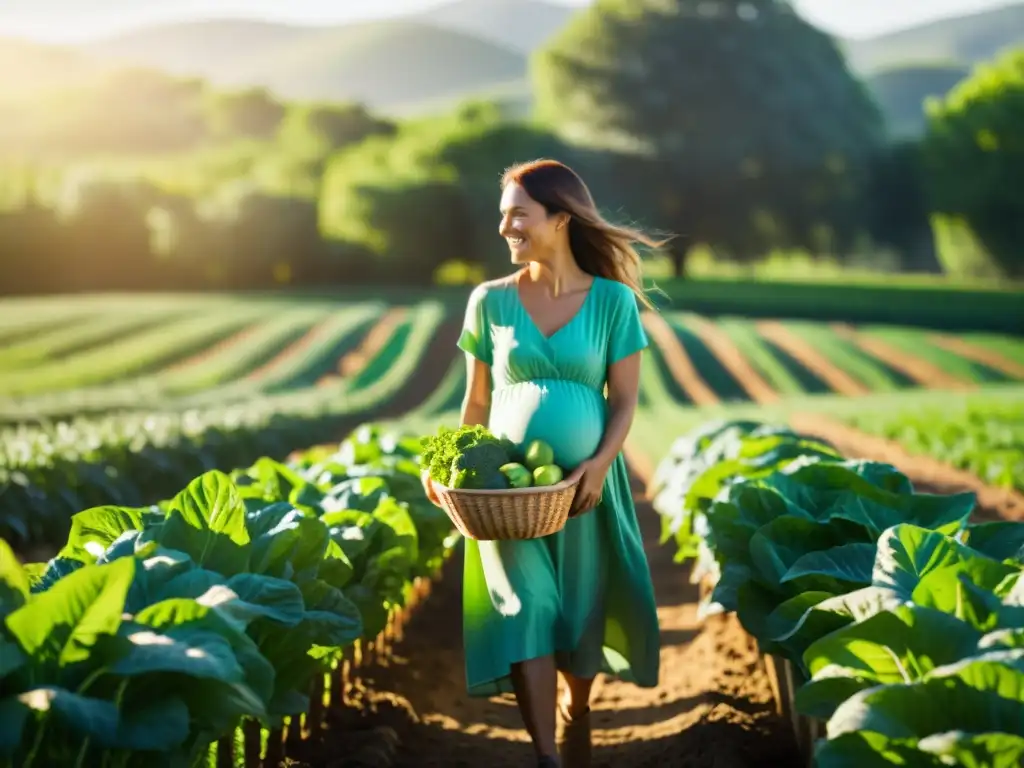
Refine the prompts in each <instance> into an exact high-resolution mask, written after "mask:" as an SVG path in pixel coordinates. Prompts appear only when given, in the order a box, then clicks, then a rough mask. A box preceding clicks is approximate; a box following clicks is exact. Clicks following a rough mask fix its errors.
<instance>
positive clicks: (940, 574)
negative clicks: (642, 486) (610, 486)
mask: <svg viewBox="0 0 1024 768" xmlns="http://www.w3.org/2000/svg"><path fill="white" fill-rule="evenodd" d="M651 491H652V492H653V493H654V494H655V508H656V509H657V510H658V512H659V513H660V514H661V515H662V516H663V517H662V520H663V541H665V542H667V541H670V540H674V542H675V545H676V546H677V548H678V554H677V559H678V560H680V561H688V560H692V561H694V568H693V571H692V574H691V579H692V580H693V581H695V582H704V583H705V584H709V585H713V591H711V592H710V594H709V595H708V597H707V598H706V599H705V600H704V601H703V603H702V612H703V613H704V614H707V613H709V612H712V611H715V610H726V611H734V612H736V614H737V615H738V618H739V620H740V622H741V623H742V624H743V626H744V628H745V629H746V630H747V631H748V632H749V633H750V634H751V635H752V636H753V637H754V638H755V639H756V640H757V642H758V645H759V647H760V649H761V651H762V652H763V653H764V654H768V655H770V656H773V657H779V658H782V659H784V660H786V661H787V662H788V663H789V665H790V666H791V668H792V669H793V671H794V677H795V678H796V679H797V681H798V683H799V684H800V687H799V689H798V690H797V691H796V694H795V697H794V699H793V701H792V702H791V704H792V705H793V706H795V708H796V710H797V711H798V712H799V713H800V714H801V715H803V716H804V717H805V718H809V719H810V720H811V721H812V722H818V723H824V731H825V738H823V739H821V740H819V741H818V742H817V744H816V746H815V764H816V765H817V766H818V768H836V767H838V766H853V765H856V766H864V768H870V766H876V765H879V766H880V765H896V764H898V765H907V766H929V767H934V768H938V766H943V765H978V766H981V765H986V766H997V765H998V766H1003V765H1005V766H1011V765H1020V764H1021V761H1022V760H1024V728H1022V723H1024V650H1022V647H1024V592H1022V589H1021V587H1022V586H1024V581H1021V575H1022V573H1024V524H1022V523H1016V522H995V523H982V524H976V523H972V522H970V516H971V513H972V510H973V508H974V503H975V499H974V496H973V494H955V495H948V496H941V495H931V494H924V493H917V492H915V491H914V488H913V487H912V484H911V482H910V481H909V480H908V479H907V478H906V477H905V476H904V475H902V474H901V473H900V472H898V471H897V470H896V469H895V468H894V467H892V466H890V465H887V464H881V463H877V462H871V461H851V460H846V459H844V457H842V456H841V455H839V454H838V453H837V452H836V451H835V450H833V449H832V448H831V447H830V446H829V445H827V444H824V443H821V442H818V441H814V440H811V439H808V438H806V437H804V436H801V435H800V434H796V433H794V432H792V431H790V430H788V429H786V428H781V427H772V426H769V425H764V424H761V423H759V422H756V421H732V422H718V423H714V424H711V425H707V426H705V427H703V428H701V429H699V430H697V431H695V432H693V433H691V434H690V435H688V436H686V437H685V438H682V439H680V440H678V441H677V442H676V444H675V445H674V446H673V448H672V450H671V452H670V454H669V455H668V456H667V457H666V459H665V460H664V461H663V462H662V464H661V465H660V466H659V468H658V471H657V474H656V476H655V478H654V481H653V483H652V486H651Z"/></svg>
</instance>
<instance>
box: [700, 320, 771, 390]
mask: <svg viewBox="0 0 1024 768" xmlns="http://www.w3.org/2000/svg"><path fill="white" fill-rule="evenodd" d="M693 327H694V330H696V332H697V335H698V336H699V337H700V340H701V341H703V342H704V344H705V345H706V346H707V348H708V349H709V350H711V352H712V353H713V354H714V355H715V357H717V358H718V361H719V362H720V363H721V364H722V365H723V366H724V367H725V369H726V370H727V371H729V373H730V374H731V375H732V377H733V378H734V379H736V381H738V382H739V384H740V386H741V387H743V389H744V391H745V392H746V393H747V394H748V395H750V399H751V400H753V401H754V402H755V403H774V402H777V401H778V400H779V393H778V392H776V391H775V390H774V389H773V388H772V386H771V385H770V384H769V383H768V382H767V381H765V380H764V378H763V377H762V376H761V374H760V373H758V372H757V370H756V369H755V368H754V366H752V365H751V364H750V361H748V360H747V358H746V356H745V355H744V354H743V353H742V352H741V351H740V349H739V347H737V346H736V345H735V344H734V343H733V341H732V339H730V338H729V336H728V334H726V333H725V331H723V330H722V329H721V328H720V327H718V326H717V325H715V323H713V322H711V321H710V320H707V319H705V318H703V317H698V318H694V320H693Z"/></svg>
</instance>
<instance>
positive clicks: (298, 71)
mask: <svg viewBox="0 0 1024 768" xmlns="http://www.w3.org/2000/svg"><path fill="white" fill-rule="evenodd" d="M574 12H575V11H574V9H572V8H570V7H567V6H563V5H560V4H556V3H553V2H550V1H549V0H450V2H448V3H446V4H443V5H439V6H436V7H434V8H431V9H429V10H428V11H424V12H420V13H417V14H414V15H410V16H407V17H402V18H399V19H396V20H386V21H377V22H368V23H359V24H349V25H341V26H335V27H304V26H297V25H288V24H279V23H273V22H260V21H254V20H248V19H227V20H218V21H207V22H190V23H176V24H164V25H159V26H151V27H147V28H143V29H139V30H137V31H134V32H130V33H125V34H122V35H118V36H116V37H112V38H109V39H105V40H102V41H99V42H96V43H92V44H89V45H88V46H85V47H84V51H85V52H86V53H88V54H90V56H91V57H92V58H94V59H95V61H98V62H102V63H104V64H110V63H124V62H133V63H139V64H145V65H150V66H155V67H158V68H160V69H163V70H167V71H169V72H173V73H176V74H183V75H193V76H201V77H205V78H207V79H209V80H210V81H211V82H213V83H215V84H217V85H222V86H246V85H264V86H267V87H269V88H271V89H272V90H274V91H276V92H277V93H279V94H280V95H281V96H283V97H286V98H299V99H324V100H350V99H357V100H360V101H364V102H366V103H367V104H368V105H369V106H370V107H372V108H374V109H376V110H378V111H381V112H385V113H390V114H398V115H407V114H413V113H418V112H424V111H428V112H429V111H437V110H443V109H446V108H448V107H449V106H451V104H452V103H454V102H457V101H460V100H461V99H464V98H466V97H470V96H487V97H493V98H496V99H498V100H499V101H502V102H504V103H507V105H508V107H509V110H510V113H514V114H523V113H524V112H526V111H528V110H529V104H530V95H529V93H530V89H529V83H528V80H527V78H526V71H527V58H528V56H529V54H530V53H531V52H532V51H534V50H536V48H537V47H538V46H540V45H542V44H543V43H544V42H545V41H547V40H548V39H550V37H551V36H552V35H553V34H555V33H556V32H557V30H558V29H560V28H561V27H562V25H564V24H565V22H566V21H567V20H568V18H569V17H570V16H571V14H572V13H574ZM1021 42H1024V3H1015V4H1012V5H1009V6H1007V7H1003V8H999V9H996V10H989V11H984V12H979V13H974V14H967V15H963V16H959V17H954V18H949V19H943V20H941V21H936V22H931V23H928V24H922V25H919V26H916V27H913V28H910V29H905V30H901V31H898V32H894V33H891V34H887V35H883V36H879V37H875V38H871V39H866V40H843V41H840V43H841V46H842V47H843V49H844V50H845V51H846V53H847V56H848V60H849V61H850V64H851V68H852V69H853V70H854V71H855V72H857V73H858V74H860V75H861V76H862V77H864V78H865V79H866V81H867V82H868V85H869V86H870V87H871V89H872V91H873V92H874V93H875V95H876V97H877V98H878V100H879V103H880V105H881V106H882V108H883V111H884V112H885V114H886V116H887V118H888V121H889V123H890V127H891V129H892V132H893V134H894V135H898V136H906V135H914V134H916V133H917V132H919V131H920V130H921V127H922V126H923V124H924V118H923V111H922V109H921V105H922V103H923V101H924V99H925V98H926V97H927V96H935V95H938V96H941V95H943V94H944V93H946V92H948V90H949V88H950V87H951V86H952V85H953V84H955V83H956V82H957V81H958V80H959V79H960V78H961V77H962V76H963V75H964V74H965V73H967V72H968V71H969V70H970V67H971V66H972V65H973V64H974V63H975V62H977V61H980V60H983V59H987V58H990V57H991V56H993V55H995V53H996V52H997V51H999V50H1000V49H1002V48H1004V47H1006V46H1007V45H1011V44H1013V43H1021ZM3 47H4V46H3V44H2V43H0V63H2V61H3V60H4V59H3V56H4V53H3ZM11 60H12V61H14V60H17V57H15V58H13V59H11ZM34 69H35V68H33V71H34ZM65 69H68V67H65ZM70 69H74V67H70ZM6 71H11V69H7V70H6Z"/></svg>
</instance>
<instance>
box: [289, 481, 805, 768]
mask: <svg viewBox="0 0 1024 768" xmlns="http://www.w3.org/2000/svg"><path fill="white" fill-rule="evenodd" d="M642 490H643V489H642V487H640V486H639V485H637V486H636V487H635V492H636V496H637V498H638V502H637V504H638V508H637V512H638V515H639V518H640V521H641V526H642V529H643V533H644V541H645V546H646V548H647V554H648V558H649V561H650V565H651V571H652V577H653V580H654V585H655V591H656V594H657V599H658V612H659V618H660V621H661V630H662V637H661V641H662V649H661V682H660V685H659V686H658V687H657V688H654V689H641V688H638V687H636V686H633V685H629V684H626V683H621V682H618V681H615V680H604V678H603V677H602V678H598V681H597V684H596V685H595V690H594V699H593V702H592V708H593V715H592V717H593V744H594V760H593V765H594V766H595V768H599V767H600V766H614V767H615V768H640V767H644V768H646V767H648V766H649V767H650V768H655V766H657V767H658V768H660V767H661V766H666V767H667V766H672V768H755V767H758V768H760V766H764V767H765V768H769V766H771V767H774V768H787V767H788V766H796V765H798V764H799V759H798V757H797V754H796V752H795V744H794V741H793V738H792V734H791V731H790V730H789V727H788V724H787V723H785V722H784V721H782V720H781V719H780V718H779V717H778V716H777V715H776V714H775V710H774V702H773V699H772V694H771V684H770V681H769V678H768V676H767V673H766V672H765V670H764V668H763V666H762V665H761V664H760V662H759V660H758V654H757V650H756V647H755V644H754V642H753V640H751V639H750V637H749V636H748V635H746V633H744V632H743V630H742V628H741V627H740V626H739V623H738V622H737V621H736V619H735V617H732V616H714V617H711V618H709V619H707V620H705V621H699V620H698V619H697V615H696V614H697V601H698V599H699V594H698V588H697V587H696V586H694V585H691V584H689V583H688V573H687V569H686V568H684V567H681V566H679V565H677V564H675V563H674V562H673V561H672V554H673V551H672V547H670V546H659V545H658V529H659V524H658V519H657V515H656V513H655V512H654V511H653V510H652V509H651V508H650V506H649V505H648V504H647V503H645V502H643V501H639V498H640V496H641V494H642ZM461 569H462V558H461V555H460V554H459V553H456V554H455V555H454V556H453V557H452V558H451V560H450V561H449V563H448V564H447V565H446V567H445V571H444V574H443V578H442V579H441V581H440V582H438V583H437V584H435V586H434V590H433V592H432V594H431V595H430V597H429V598H428V599H427V601H426V602H425V603H424V604H422V606H421V607H420V608H419V609H418V610H417V611H416V612H415V614H414V615H413V617H412V618H411V620H410V623H409V624H408V625H407V627H406V628H405V630H404V632H403V639H401V640H399V641H398V642H397V643H396V644H395V645H394V646H393V648H392V651H391V653H390V654H389V655H388V656H387V658H385V659H383V660H378V661H377V662H376V663H375V664H373V665H372V666H369V667H366V668H363V669H362V670H361V671H360V673H359V680H358V683H357V684H356V685H354V686H353V690H351V691H350V693H349V697H348V698H349V705H348V706H347V707H345V708H344V709H342V710H340V711H335V712H333V713H332V714H331V716H330V727H329V728H328V729H326V730H324V731H322V732H321V734H320V737H319V738H318V739H316V740H315V741H314V742H312V743H309V744H307V745H305V746H304V747H303V748H302V750H301V751H300V753H296V754H295V755H293V757H294V758H298V760H297V762H296V763H293V765H296V766H304V767H306V766H308V768H343V767H346V766H369V765H396V766H400V767H401V768H416V767H418V766H424V767H426V766H430V767H433V766H438V767H439V768H440V767H441V766H444V767H446V768H447V767H449V766H451V767H452V768H462V767H468V766H487V768H504V767H505V766H509V767H514V768H520V767H525V766H532V765H534V764H535V758H534V757H533V753H532V749H531V747H530V745H529V739H528V736H527V734H526V732H525V731H524V730H523V727H522V722H521V720H520V717H519V714H518V711H517V710H516V708H515V702H514V700H513V699H512V698H511V697H496V698H491V699H471V698H470V697H468V696H467V695H466V685H465V672H464V667H463V657H462V615H461Z"/></svg>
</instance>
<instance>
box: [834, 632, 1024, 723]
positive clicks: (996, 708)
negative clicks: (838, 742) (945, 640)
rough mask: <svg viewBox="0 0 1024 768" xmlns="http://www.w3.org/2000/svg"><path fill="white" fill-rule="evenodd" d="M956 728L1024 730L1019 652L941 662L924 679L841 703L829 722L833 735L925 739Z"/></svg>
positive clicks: (1023, 680)
mask: <svg viewBox="0 0 1024 768" xmlns="http://www.w3.org/2000/svg"><path fill="white" fill-rule="evenodd" d="M1004 653H1007V652H1004ZM1008 653H1017V654H1019V653H1020V652H1019V651H1011V652H1008ZM952 730H963V731H967V732H969V733H989V732H992V731H998V732H1002V733H1024V674H1022V673H1021V669H1020V658H1019V657H1017V658H1005V659H997V658H994V654H986V656H984V657H981V658H975V659H968V660H965V661H963V662H959V663H958V664H955V665H949V666H947V667H940V668H938V669H936V670H934V671H933V672H932V673H931V675H930V676H929V677H928V678H927V679H925V680H922V681H920V682H916V683H911V684H905V685H884V686H879V687H876V688H868V689H866V690H864V691H861V692H859V693H857V694H854V695H853V696H852V697H850V698H849V699H847V700H846V701H844V702H843V703H842V704H840V705H839V707H838V708H837V709H836V712H835V714H834V715H833V716H832V718H831V719H830V720H829V721H828V735H829V738H835V737H836V736H839V735H841V734H844V733H851V732H854V731H872V732H875V733H880V734H882V735H884V736H888V737H889V738H896V739H900V738H902V739H922V738H924V737H926V736H932V735H934V734H937V733H946V732H948V731H952Z"/></svg>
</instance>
